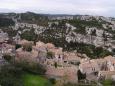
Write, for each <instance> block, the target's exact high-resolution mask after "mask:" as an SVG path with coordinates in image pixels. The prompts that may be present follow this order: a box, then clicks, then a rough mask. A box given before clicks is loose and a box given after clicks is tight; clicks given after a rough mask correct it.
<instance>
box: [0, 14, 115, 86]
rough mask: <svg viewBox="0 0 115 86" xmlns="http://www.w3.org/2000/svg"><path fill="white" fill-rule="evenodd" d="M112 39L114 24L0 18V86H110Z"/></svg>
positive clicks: (88, 19)
mask: <svg viewBox="0 0 115 86" xmlns="http://www.w3.org/2000/svg"><path fill="white" fill-rule="evenodd" d="M114 33H115V19H114V18H107V17H102V16H90V15H45V14H35V13H32V12H27V13H20V14H16V13H3V14H0V78H1V80H0V85H1V86H32V84H33V86H114V85H115V34H114ZM31 77H33V78H31ZM30 78H31V80H30V81H28V80H29V79H30ZM32 80H33V81H32ZM40 80H41V81H40ZM106 82H108V83H106ZM27 83H29V84H31V85H28V84H27Z"/></svg>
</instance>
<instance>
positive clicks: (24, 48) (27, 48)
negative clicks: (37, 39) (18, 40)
mask: <svg viewBox="0 0 115 86" xmlns="http://www.w3.org/2000/svg"><path fill="white" fill-rule="evenodd" d="M23 50H24V51H28V52H31V51H32V45H30V44H24V45H23Z"/></svg>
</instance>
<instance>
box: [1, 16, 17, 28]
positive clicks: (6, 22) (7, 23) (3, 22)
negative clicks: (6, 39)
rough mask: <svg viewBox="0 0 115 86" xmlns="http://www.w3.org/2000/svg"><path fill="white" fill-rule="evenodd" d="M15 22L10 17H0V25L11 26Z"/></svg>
mask: <svg viewBox="0 0 115 86" xmlns="http://www.w3.org/2000/svg"><path fill="white" fill-rule="evenodd" d="M14 24H15V23H14V21H13V20H12V19H9V18H2V17H0V27H8V26H13V25H14Z"/></svg>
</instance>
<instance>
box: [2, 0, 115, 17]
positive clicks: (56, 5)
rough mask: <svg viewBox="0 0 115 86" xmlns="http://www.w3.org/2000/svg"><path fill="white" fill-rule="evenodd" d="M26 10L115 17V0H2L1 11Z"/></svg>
mask: <svg viewBox="0 0 115 86" xmlns="http://www.w3.org/2000/svg"><path fill="white" fill-rule="evenodd" d="M26 11H31V12H36V13H44V14H81V15H99V16H108V17H115V0H0V12H4V13H6V12H19V13H20V12H26Z"/></svg>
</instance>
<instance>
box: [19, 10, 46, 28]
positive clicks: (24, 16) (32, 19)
mask: <svg viewBox="0 0 115 86" xmlns="http://www.w3.org/2000/svg"><path fill="white" fill-rule="evenodd" d="M20 15H21V20H20V21H21V22H26V23H27V22H28V23H31V24H38V25H41V26H47V25H48V18H47V17H46V16H45V15H40V14H35V13H32V12H27V13H21V14H20Z"/></svg>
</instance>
